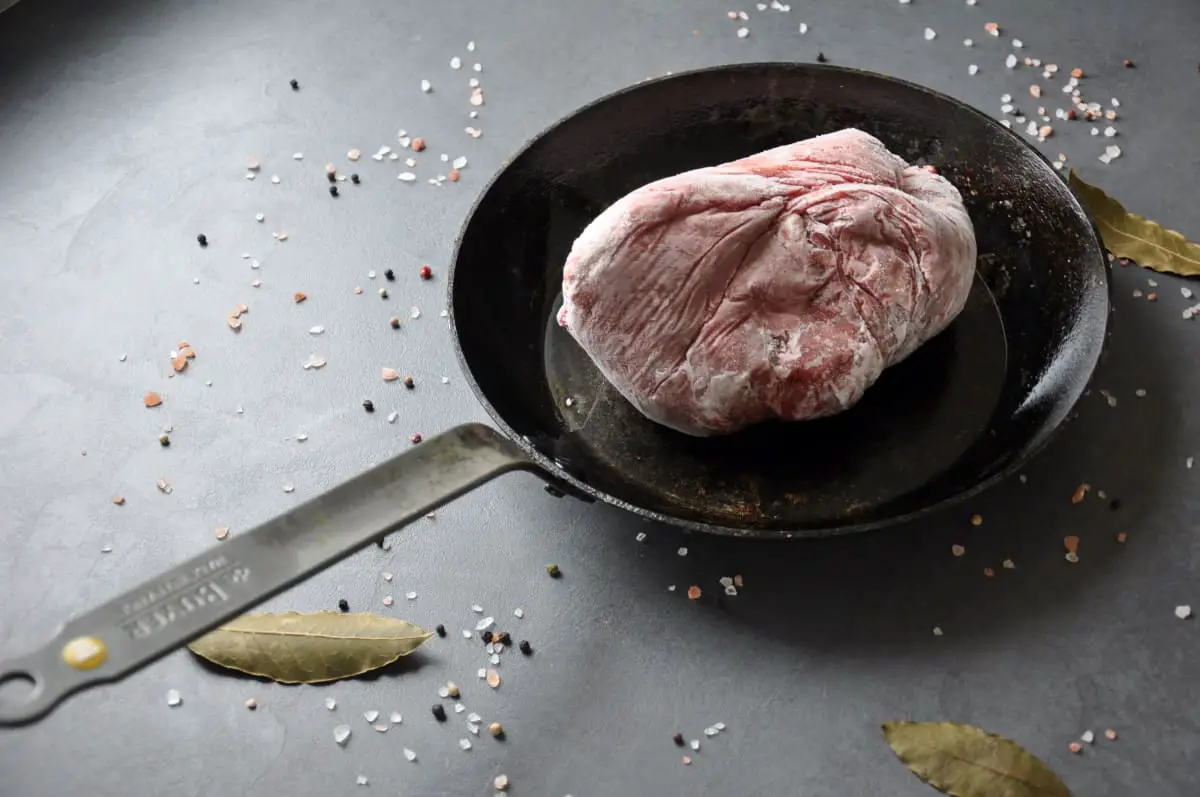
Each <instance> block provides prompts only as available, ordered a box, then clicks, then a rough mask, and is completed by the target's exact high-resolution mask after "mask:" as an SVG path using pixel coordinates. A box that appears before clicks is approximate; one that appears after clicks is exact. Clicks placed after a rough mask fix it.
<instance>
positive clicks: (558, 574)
mask: <svg viewBox="0 0 1200 797" xmlns="http://www.w3.org/2000/svg"><path fill="white" fill-rule="evenodd" d="M546 575H548V576H550V578H562V571H561V570H559V569H558V565H555V564H550V565H546Z"/></svg>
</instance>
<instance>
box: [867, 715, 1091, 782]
mask: <svg viewBox="0 0 1200 797" xmlns="http://www.w3.org/2000/svg"><path fill="white" fill-rule="evenodd" d="M883 734H884V737H885V738H886V739H887V743H888V744H889V745H891V747H892V750H893V752H895V753H896V756H897V757H898V758H899V759H900V760H901V761H903V762H904V764H905V765H906V766H907V767H908V768H909V770H911V771H912V773H913V774H914V775H916V776H917V777H918V778H920V779H921V780H923V781H924V782H925V783H928V784H929V785H930V786H932V787H934V788H935V789H937V790H938V791H941V792H943V793H945V794H949V795H952V797H1070V794H1071V792H1070V791H1068V789H1067V787H1066V785H1065V784H1063V782H1062V781H1061V780H1060V779H1059V777H1058V776H1057V775H1055V774H1054V773H1053V772H1052V771H1050V768H1049V767H1047V766H1046V765H1045V764H1043V763H1042V762H1041V761H1040V760H1038V758H1037V757H1036V756H1035V755H1033V753H1031V752H1029V751H1028V750H1026V749H1025V748H1023V747H1021V746H1020V745H1019V744H1017V743H1016V742H1013V741H1010V740H1008V739H1005V738H1004V737H1003V736H996V735H995V734H992V733H988V732H987V731H983V730H980V729H979V728H975V727H972V726H970V725H959V724H956V723H953V722H907V721H903V720H901V721H896V722H885V723H884V724H883Z"/></svg>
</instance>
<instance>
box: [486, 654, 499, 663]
mask: <svg viewBox="0 0 1200 797" xmlns="http://www.w3.org/2000/svg"><path fill="white" fill-rule="evenodd" d="M488 662H490V663H491V664H499V663H500V654H499V653H493V654H492V657H491V658H490V659H488Z"/></svg>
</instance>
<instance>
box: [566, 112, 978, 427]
mask: <svg viewBox="0 0 1200 797" xmlns="http://www.w3.org/2000/svg"><path fill="white" fill-rule="evenodd" d="M974 274H975V235H974V231H973V230H972V228H971V220H970V219H969V218H968V217H967V211H966V208H964V207H963V203H962V197H961V196H960V195H959V193H958V191H957V189H955V188H954V186H953V185H951V184H950V183H949V182H947V181H946V180H945V178H943V177H941V176H939V175H937V174H936V173H934V171H933V170H932V169H931V168H929V167H917V166H909V165H908V164H907V163H905V162H904V161H903V160H902V159H900V158H899V157H897V156H895V155H893V154H892V153H890V152H888V150H887V148H886V147H884V145H883V144H882V143H881V142H880V141H879V140H878V139H876V138H874V137H872V136H870V135H867V134H866V133H863V132H862V131H860V130H855V129H846V130H841V131H838V132H836V133H830V134H828V135H824V136H819V137H817V138H813V139H809V140H806V141H799V142H796V143H794V144H789V145H787V146H783V147H778V148H776V149H771V150H767V151H766V152H761V153H759V154H757V155H753V156H751V157H748V158H744V159H742V160H739V161H734V162H732V163H727V164H724V165H722V166H713V167H710V168H704V169H697V170H695V171H690V172H685V173H684V174H679V175H676V176H674V177H668V178H666V179H664V180H659V181H657V182H654V183H650V184H649V185H646V186H643V187H642V188H639V189H637V190H636V191H634V192H632V193H630V194H628V195H626V196H625V197H623V198H621V199H620V200H619V201H617V202H616V203H615V204H614V205H612V206H611V207H610V208H608V209H607V210H605V211H604V212H603V213H601V214H600V215H599V216H598V217H597V218H596V219H595V220H594V221H593V222H592V223H591V224H589V225H588V226H587V228H586V229H585V230H584V231H583V233H582V234H581V235H580V236H579V238H578V239H577V240H576V241H575V243H574V245H573V246H572V247H571V252H570V255H569V256H568V257H567V262H566V265H565V267H564V269H563V307H562V310H561V312H560V313H559V316H558V322H559V324H561V325H562V326H563V327H565V328H566V329H567V330H568V331H569V332H570V333H571V335H572V336H573V337H574V338H575V340H577V341H578V342H579V344H580V346H582V347H583V349H584V351H586V352H587V354H588V355H589V356H590V357H591V359H592V361H593V362H594V363H595V364H596V366H597V367H598V368H599V369H600V371H601V373H603V374H604V376H605V377H606V378H607V379H608V380H609V382H611V383H612V385H613V386H614V387H615V388H616V389H617V390H618V391H619V392H620V393H621V395H623V396H624V397H625V398H626V399H628V400H629V401H630V402H632V403H633V405H634V406H635V407H637V408H638V410H640V411H641V412H642V413H643V414H644V415H645V416H646V417H648V418H650V419H651V420H654V421H657V422H658V423H661V424H663V425H665V426H669V427H671V428H673V429H676V430H678V431H680V432H684V433H686V434H690V435H696V436H706V435H716V434H726V433H729V432H733V431H736V430H738V429H741V428H743V427H745V426H748V425H750V424H753V423H757V422H759V421H763V420H767V419H772V418H779V419H783V420H794V421H798V420H804V419H809V418H819V417H822V416H827V415H832V414H834V413H837V412H841V411H842V410H845V409H847V408H849V407H851V406H853V405H854V404H855V403H856V402H857V401H858V400H859V399H860V398H862V395H863V393H864V391H866V389H867V388H868V387H870V386H871V385H872V384H873V383H874V382H875V380H876V379H878V378H879V375H880V373H882V371H883V369H884V368H887V367H888V366H889V365H893V364H895V363H897V362H899V361H901V360H903V359H904V358H905V357H907V356H908V355H910V354H912V352H913V351H914V350H916V348H917V347H918V346H920V345H921V344H922V343H924V342H925V341H927V340H929V339H930V338H932V337H933V336H934V335H936V334H937V333H938V332H941V331H942V330H943V329H945V327H946V326H947V325H948V324H949V323H950V322H951V321H952V320H953V319H954V317H955V316H956V315H958V313H959V312H960V311H961V310H962V308H963V305H964V304H965V302H966V299H967V294H968V292H969V291H970V288H971V280H972V278H973V277H974ZM914 387H916V388H918V389H919V386H914Z"/></svg>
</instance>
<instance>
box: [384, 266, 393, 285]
mask: <svg viewBox="0 0 1200 797" xmlns="http://www.w3.org/2000/svg"><path fill="white" fill-rule="evenodd" d="M383 277H384V279H386V280H387V281H388V282H395V281H396V272H395V271H392V270H391V269H390V268H389V269H388V270H387V271H385V272H383Z"/></svg>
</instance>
